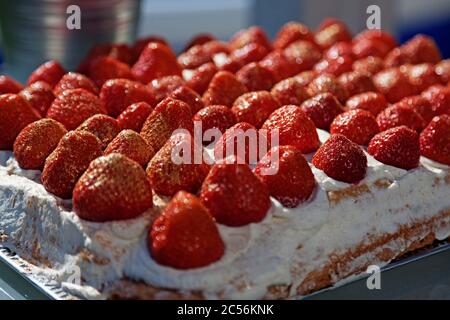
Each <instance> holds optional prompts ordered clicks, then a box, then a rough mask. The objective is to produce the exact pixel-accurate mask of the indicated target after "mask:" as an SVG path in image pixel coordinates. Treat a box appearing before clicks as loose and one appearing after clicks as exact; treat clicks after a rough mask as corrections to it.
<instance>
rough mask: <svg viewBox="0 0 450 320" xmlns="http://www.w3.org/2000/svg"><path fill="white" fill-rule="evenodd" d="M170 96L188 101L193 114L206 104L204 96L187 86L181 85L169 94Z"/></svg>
mask: <svg viewBox="0 0 450 320" xmlns="http://www.w3.org/2000/svg"><path fill="white" fill-rule="evenodd" d="M169 97H171V98H172V99H176V100H180V101H183V102H186V103H187V104H188V105H189V107H190V108H191V112H192V115H194V114H195V113H196V112H197V111H199V110H200V109H202V108H203V107H204V106H205V104H204V103H203V100H202V97H201V96H200V95H199V94H198V93H197V92H195V91H194V90H192V89H191V88H189V87H187V86H181V87H179V88H177V89H175V90H174V91H172V92H171V93H170V94H169Z"/></svg>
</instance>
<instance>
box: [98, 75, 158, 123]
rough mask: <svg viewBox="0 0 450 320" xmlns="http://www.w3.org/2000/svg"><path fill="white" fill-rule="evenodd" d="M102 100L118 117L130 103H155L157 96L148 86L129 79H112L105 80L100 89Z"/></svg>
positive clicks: (107, 108) (110, 113) (114, 115)
mask: <svg viewBox="0 0 450 320" xmlns="http://www.w3.org/2000/svg"><path fill="white" fill-rule="evenodd" d="M100 100H101V101H102V102H103V104H104V105H105V108H106V111H107V112H108V114H109V115H110V116H112V117H117V116H118V115H119V114H120V113H121V112H122V111H124V110H125V108H127V107H128V106H129V105H131V104H133V103H138V102H146V103H148V104H149V105H151V106H153V105H155V102H156V100H155V96H154V95H153V92H152V91H151V89H150V88H149V87H148V86H145V85H143V84H142V83H139V82H136V81H132V80H127V79H112V80H108V81H106V82H105V84H104V85H103V86H102V89H101V90H100Z"/></svg>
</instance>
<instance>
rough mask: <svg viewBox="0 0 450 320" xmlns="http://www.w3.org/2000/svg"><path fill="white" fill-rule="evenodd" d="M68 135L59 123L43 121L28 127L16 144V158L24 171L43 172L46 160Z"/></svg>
mask: <svg viewBox="0 0 450 320" xmlns="http://www.w3.org/2000/svg"><path fill="white" fill-rule="evenodd" d="M66 133H67V130H66V128H64V126H63V125H62V124H61V123H59V122H58V121H55V120H52V119H41V120H38V121H35V122H32V123H30V124H29V125H27V126H26V127H25V128H24V129H23V130H22V131H20V133H19V135H18V136H17V138H16V140H15V142H14V147H13V150H14V158H15V159H16V161H17V163H18V164H19V166H20V167H21V168H22V169H34V170H41V169H42V168H43V167H44V163H45V159H46V158H47V157H48V156H49V155H50V153H52V151H53V150H54V149H55V148H56V146H57V145H58V143H59V140H61V138H62V137H63V136H64V135H65V134H66Z"/></svg>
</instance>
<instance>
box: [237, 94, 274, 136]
mask: <svg viewBox="0 0 450 320" xmlns="http://www.w3.org/2000/svg"><path fill="white" fill-rule="evenodd" d="M279 107H280V104H279V102H278V101H277V100H275V99H274V97H273V96H272V95H271V94H270V92H268V91H254V92H249V93H246V94H243V95H242V96H240V97H239V98H237V99H236V100H235V101H234V103H233V106H232V108H231V111H232V112H233V113H234V115H235V116H236V120H237V122H247V123H250V124H251V125H253V126H255V127H256V128H260V127H261V126H262V124H263V123H264V121H265V120H266V119H267V118H268V117H269V116H270V115H271V114H272V112H273V111H275V110H276V109H278V108H279Z"/></svg>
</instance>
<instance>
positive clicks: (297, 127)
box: [261, 105, 320, 153]
mask: <svg viewBox="0 0 450 320" xmlns="http://www.w3.org/2000/svg"><path fill="white" fill-rule="evenodd" d="M261 129H266V130H269V131H268V137H267V138H268V143H270V141H271V133H270V132H271V130H274V129H278V130H279V144H280V145H293V146H295V147H297V148H298V149H300V151H301V152H302V153H310V152H313V151H315V150H317V148H318V147H319V145H320V142H319V136H318V135H317V131H316V126H315V125H314V122H312V120H311V119H310V118H308V116H307V115H306V114H305V113H304V112H303V111H302V109H301V108H300V107H298V106H294V105H287V106H283V107H281V108H279V109H277V110H276V111H274V112H273V113H272V114H271V115H270V117H269V118H268V119H267V120H266V122H264V124H263V126H262V127H261ZM272 147H273V146H272Z"/></svg>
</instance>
